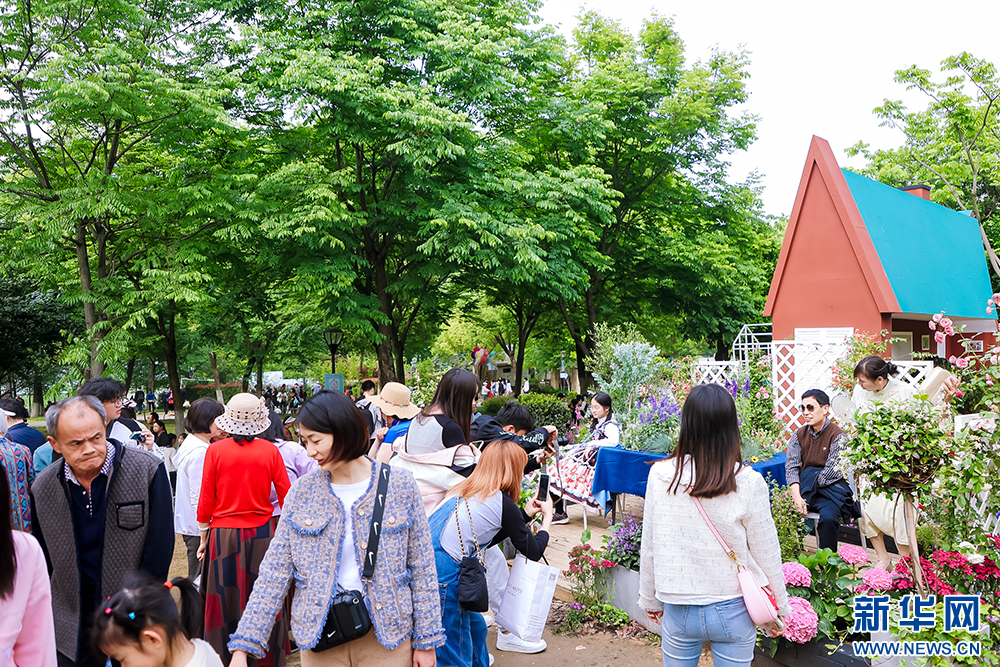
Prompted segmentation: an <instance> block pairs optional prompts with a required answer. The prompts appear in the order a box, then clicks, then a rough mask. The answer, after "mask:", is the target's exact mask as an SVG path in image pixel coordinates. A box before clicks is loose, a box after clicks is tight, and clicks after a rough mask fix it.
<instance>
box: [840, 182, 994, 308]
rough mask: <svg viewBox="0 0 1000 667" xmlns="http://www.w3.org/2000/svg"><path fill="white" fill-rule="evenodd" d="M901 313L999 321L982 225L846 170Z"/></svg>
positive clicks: (969, 217) (850, 186)
mask: <svg viewBox="0 0 1000 667" xmlns="http://www.w3.org/2000/svg"><path fill="white" fill-rule="evenodd" d="M841 171H843V172H844V178H845V179H846V180H847V187H848V188H850V190H851V196H853V197H854V202H855V203H856V204H857V206H858V210H859V211H860V212H861V218H862V220H864V222H865V226H866V227H867V228H868V234H869V236H871V239H872V243H873V244H874V246H875V251H876V252H877V253H878V256H879V259H880V260H881V261H882V267H883V268H884V269H885V274H886V276H887V277H888V278H889V284H890V285H892V291H893V292H895V294H896V299H897V300H898V301H899V308H900V312H902V313H921V314H927V315H930V314H933V313H937V312H940V311H942V310H943V311H945V312H946V313H947V314H948V315H950V316H952V317H975V318H995V315H987V314H986V300H987V299H989V298H990V296H991V295H992V294H993V290H992V289H991V287H990V277H989V274H988V272H987V268H986V251H985V249H984V248H983V241H982V237H981V236H980V234H979V223H978V222H977V221H976V220H975V218H972V217H971V216H969V214H968V213H959V212H958V211H953V210H951V209H949V208H945V207H944V206H941V205H939V204H935V203H933V202H929V201H927V200H925V199H921V198H920V197H917V196H915V195H912V194H909V193H906V192H903V191H902V190H897V189H896V188H893V187H889V186H888V185H884V184H882V183H879V182H878V181H873V180H871V179H870V178H865V177H864V176H859V175H858V174H855V173H853V172H850V171H848V170H846V169H842V170H841Z"/></svg>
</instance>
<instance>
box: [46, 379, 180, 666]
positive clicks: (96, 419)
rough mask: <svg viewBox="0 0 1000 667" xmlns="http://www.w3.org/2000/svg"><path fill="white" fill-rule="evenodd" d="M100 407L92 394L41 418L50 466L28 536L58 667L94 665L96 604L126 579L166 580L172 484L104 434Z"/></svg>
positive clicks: (147, 460)
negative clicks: (48, 597) (137, 574)
mask: <svg viewBox="0 0 1000 667" xmlns="http://www.w3.org/2000/svg"><path fill="white" fill-rule="evenodd" d="M105 416H106V415H105V412H104V406H103V405H102V404H101V402H100V401H99V400H97V399H96V398H94V397H93V396H74V397H73V398H67V399H65V400H62V401H59V402H58V403H56V404H55V405H53V406H52V407H50V408H49V409H48V411H47V412H46V413H45V427H46V429H48V432H49V435H48V440H49V442H50V443H51V444H52V449H53V450H54V451H55V452H57V453H59V454H61V455H62V457H63V458H62V461H57V462H56V464H55V465H50V466H49V467H48V468H46V469H45V470H44V471H42V473H41V474H39V475H38V477H37V478H36V479H35V484H34V486H32V487H31V505H32V532H33V534H34V535H35V537H37V538H38V541H39V542H40V543H41V545H42V549H43V551H44V552H45V560H46V562H47V564H48V568H49V573H50V575H51V577H52V611H53V615H54V616H55V625H56V648H57V649H58V651H59V665H60V667H63V666H67V665H81V666H87V667H90V666H92V665H93V666H95V667H97V666H99V665H104V664H105V658H104V657H103V656H95V655H93V654H92V653H91V651H90V637H89V634H90V628H91V626H92V621H93V616H94V612H95V611H96V609H97V607H98V604H99V603H100V601H101V600H105V599H107V597H108V596H110V595H113V594H114V593H116V592H117V591H118V590H119V589H120V588H121V586H122V578H123V576H124V575H125V573H126V572H129V571H133V570H144V571H146V572H148V573H150V574H152V575H153V576H154V577H157V578H158V579H160V580H161V581H166V579H167V572H168V570H169V569H170V560H171V558H172V557H173V553H174V530H173V507H172V504H171V498H170V482H169V481H168V478H167V471H166V469H165V468H164V465H163V462H162V461H160V459H158V458H157V457H155V456H154V455H153V454H151V453H150V452H147V451H145V450H140V449H136V448H134V447H125V446H123V445H122V444H121V443H118V442H116V441H114V440H108V439H107V438H106V437H105V429H104V420H105Z"/></svg>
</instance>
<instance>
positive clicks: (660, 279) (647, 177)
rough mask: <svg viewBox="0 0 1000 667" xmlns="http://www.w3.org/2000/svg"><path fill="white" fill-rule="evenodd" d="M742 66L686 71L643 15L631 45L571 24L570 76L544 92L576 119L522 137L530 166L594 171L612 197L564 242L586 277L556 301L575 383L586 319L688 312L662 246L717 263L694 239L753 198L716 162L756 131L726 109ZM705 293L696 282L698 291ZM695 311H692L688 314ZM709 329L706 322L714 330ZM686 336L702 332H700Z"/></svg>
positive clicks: (731, 297) (587, 334)
mask: <svg viewBox="0 0 1000 667" xmlns="http://www.w3.org/2000/svg"><path fill="white" fill-rule="evenodd" d="M746 64H747V61H746V57H745V55H744V54H742V53H735V54H730V53H724V52H715V53H713V54H712V55H711V56H710V57H709V58H708V59H707V60H706V61H704V62H696V63H694V64H692V65H688V64H686V62H685V59H684V52H683V43H682V42H681V39H680V36H679V35H678V34H677V33H676V31H675V30H674V27H673V24H672V22H671V21H670V20H668V19H663V18H658V17H654V18H653V19H651V20H649V21H647V22H646V23H645V24H644V25H643V28H642V30H641V31H640V33H639V35H638V36H637V37H636V36H633V35H631V34H629V33H628V32H627V31H625V30H624V29H623V28H622V27H621V26H620V25H619V24H618V23H616V22H614V21H611V20H609V19H606V18H603V17H601V16H599V15H598V14H596V13H594V12H585V13H584V14H583V15H582V16H581V17H580V24H579V27H578V28H577V29H576V31H575V32H574V45H573V50H572V67H571V68H569V69H568V70H567V71H566V72H565V74H564V76H563V78H562V79H561V80H559V81H557V82H554V83H551V84H550V85H553V86H554V88H555V90H557V91H558V93H559V95H560V96H561V97H562V98H563V99H564V100H566V102H565V103H564V104H563V106H572V107H573V108H574V110H573V112H571V114H570V116H571V117H573V118H576V119H577V121H578V122H576V123H566V122H564V120H565V116H562V115H552V116H550V117H547V118H546V117H543V119H542V122H540V123H539V124H538V126H539V127H538V129H537V130H536V131H535V132H534V133H533V135H532V137H531V140H532V142H533V144H534V145H535V146H536V151H535V152H536V155H537V159H539V160H556V159H557V160H560V161H561V162H562V163H563V164H566V163H568V164H590V165H593V166H596V167H598V168H600V169H601V170H602V171H603V172H604V173H605V174H606V176H607V178H608V179H609V182H610V185H611V188H612V189H613V190H614V191H615V193H616V197H615V199H614V200H613V209H612V211H611V215H610V216H608V217H606V218H601V217H598V216H591V217H590V218H589V219H588V221H587V225H586V227H585V228H584V229H580V230H578V233H577V234H576V235H575V239H576V245H575V249H574V253H573V255H574V257H575V258H576V260H577V261H578V262H579V263H580V264H581V266H582V267H583V268H584V270H585V272H586V277H585V280H584V281H583V283H582V285H581V289H580V294H581V297H580V298H579V299H578V300H577V299H573V298H571V297H564V298H562V299H560V302H559V305H560V309H561V311H562V314H563V317H564V320H565V322H566V326H567V328H568V330H569V332H570V335H571V336H572V338H573V340H574V343H575V346H576V357H577V367H578V369H579V370H580V371H581V373H580V374H581V382H582V383H583V384H584V385H585V386H586V385H587V384H588V380H589V378H588V375H589V374H588V373H587V372H586V359H587V357H589V356H590V355H591V354H592V353H593V351H594V347H595V344H596V339H595V336H594V332H595V326H596V324H597V322H599V321H602V320H611V321H615V320H618V319H621V318H623V317H627V314H628V313H629V312H632V311H635V310H639V309H641V308H642V307H643V304H644V303H647V302H654V303H655V308H656V309H657V310H659V311H661V312H682V311H687V310H688V308H689V306H690V303H689V302H682V300H681V299H679V298H678V293H679V292H680V291H681V289H687V288H689V287H690V282H691V281H690V280H688V279H687V278H686V277H685V276H677V275H675V274H673V273H668V270H667V269H666V268H661V267H660V266H659V264H661V263H663V262H664V261H666V262H667V264H668V266H670V267H672V268H676V267H677V266H678V265H680V264H681V261H682V259H683V258H681V257H679V256H677V255H674V256H671V253H670V246H671V244H673V243H676V242H677V241H678V240H679V239H680V240H684V241H685V244H684V245H685V251H686V252H687V253H688V254H693V255H698V254H702V257H701V258H702V259H710V260H711V261H720V259H723V258H720V256H719V255H720V254H721V253H719V252H718V249H716V252H715V253H714V255H709V254H708V253H700V252H695V250H696V249H698V248H700V247H701V245H702V243H701V236H702V232H706V233H708V234H709V235H713V234H715V233H717V231H718V229H719V228H720V227H722V226H725V225H737V226H738V225H741V224H743V222H744V218H743V217H742V216H738V215H735V214H734V212H733V210H732V207H733V205H734V201H735V200H739V198H740V197H741V196H744V197H745V196H749V197H751V198H753V197H754V196H755V195H754V193H753V192H752V191H749V190H748V189H747V188H745V187H743V188H737V187H734V186H730V185H728V184H727V183H726V176H725V171H726V168H727V167H728V163H727V162H726V159H725V158H726V156H727V155H728V154H729V153H731V152H733V151H735V150H741V149H744V148H746V147H747V146H748V145H749V144H750V142H751V141H752V140H753V138H754V134H755V126H754V118H753V117H752V116H750V115H747V114H738V113H736V111H735V107H736V106H737V105H739V104H742V103H743V102H745V101H746V99H747V93H746V89H745V79H746V78H747V76H748V74H747V71H746ZM722 243H725V241H724V240H723V239H719V240H718V241H716V242H715V243H714V245H716V246H718V245H719V244H722ZM675 252H676V251H675ZM678 254H680V253H678ZM729 256H731V254H730V255H727V256H726V257H725V259H728V258H729ZM723 270H728V267H723V266H718V267H715V266H712V267H711V269H709V270H706V271H703V272H698V273H689V275H691V276H693V277H694V278H696V279H698V280H699V281H703V280H704V279H705V278H706V277H707V278H710V279H712V280H715V281H718V280H719V274H720V272H721V271H723ZM681 283H688V284H684V285H682V284H681ZM757 288H758V286H756V285H753V286H751V287H750V289H751V290H753V289H757ZM707 291H709V290H708V289H707V288H705V287H703V286H701V285H699V289H698V290H697V292H701V293H705V292H707ZM729 291H733V290H729ZM726 292H727V290H724V289H717V290H715V293H718V294H719V295H720V296H722V298H723V299H724V301H725V302H726V303H734V302H735V298H736V297H737V296H738V295H736V294H727V293H726ZM701 308H702V304H701V303H698V304H697V305H696V311H700V310H701ZM720 321H721V318H719V317H715V318H712V321H711V322H709V323H710V324H711V325H713V326H715V327H717V328H718V327H721V326H722V325H720ZM725 325H726V326H728V323H725ZM691 329H692V331H693V332H695V333H697V334H698V335H703V334H704V333H705V329H706V327H705V326H704V325H703V324H698V325H694V326H692V327H691ZM713 333H714V332H713Z"/></svg>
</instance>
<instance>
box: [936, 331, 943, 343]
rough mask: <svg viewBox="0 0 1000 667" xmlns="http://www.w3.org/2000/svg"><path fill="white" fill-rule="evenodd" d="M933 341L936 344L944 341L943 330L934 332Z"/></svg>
mask: <svg viewBox="0 0 1000 667" xmlns="http://www.w3.org/2000/svg"><path fill="white" fill-rule="evenodd" d="M934 342H935V343H937V344H938V345H941V344H942V343H944V332H943V331H938V332H937V333H936V334H934Z"/></svg>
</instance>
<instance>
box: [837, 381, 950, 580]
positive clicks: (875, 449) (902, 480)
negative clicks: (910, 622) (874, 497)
mask: <svg viewBox="0 0 1000 667" xmlns="http://www.w3.org/2000/svg"><path fill="white" fill-rule="evenodd" d="M948 417H949V413H948V408H947V406H938V405H932V404H931V403H930V402H928V401H925V400H913V401H905V402H902V403H888V404H877V405H875V407H874V409H872V410H871V411H870V412H867V413H865V414H862V415H859V416H858V417H857V420H856V422H855V424H854V426H853V429H852V430H853V438H852V440H851V445H850V447H845V448H844V449H843V450H842V456H843V459H844V462H845V463H846V466H845V467H846V468H847V469H849V470H852V471H853V472H854V473H856V474H857V475H859V476H860V477H861V478H862V480H864V481H866V482H867V483H866V484H864V485H862V489H861V491H862V495H863V496H865V495H870V494H873V493H887V494H889V495H892V494H894V493H900V494H902V496H903V503H904V505H903V510H904V516H905V517H906V527H907V533H908V535H909V538H910V539H909V542H910V548H911V550H913V552H914V554H915V555H919V554H918V547H917V536H916V512H915V506H914V498H915V497H917V496H918V495H920V494H926V493H929V492H930V490H931V482H932V480H933V479H934V475H935V473H936V472H937V471H938V470H939V469H940V468H941V466H942V465H944V463H945V461H946V460H947V459H948V458H949V452H950V451H953V447H954V445H953V442H952V438H951V434H950V433H948V432H947V431H945V428H944V427H943V426H942V424H947V423H948ZM911 562H912V563H913V575H914V579H915V581H916V586H917V590H918V591H919V592H920V594H921V595H924V594H925V587H924V583H923V576H922V573H921V571H920V561H919V559H918V558H914V559H913V560H912V561H911Z"/></svg>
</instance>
